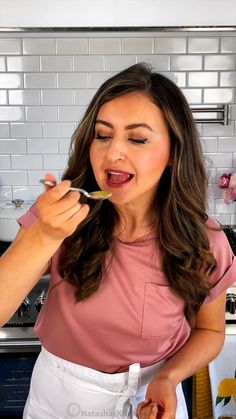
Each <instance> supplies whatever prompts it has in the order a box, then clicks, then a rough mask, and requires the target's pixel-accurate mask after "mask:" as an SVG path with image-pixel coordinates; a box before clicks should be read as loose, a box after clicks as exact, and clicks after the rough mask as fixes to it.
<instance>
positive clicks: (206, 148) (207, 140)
mask: <svg viewBox="0 0 236 419" xmlns="http://www.w3.org/2000/svg"><path fill="white" fill-rule="evenodd" d="M201 145H202V150H203V152H204V153H214V152H217V151H218V150H217V138H216V137H203V138H201Z"/></svg>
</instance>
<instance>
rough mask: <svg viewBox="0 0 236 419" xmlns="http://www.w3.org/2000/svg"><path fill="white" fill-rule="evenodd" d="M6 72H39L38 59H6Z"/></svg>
mask: <svg viewBox="0 0 236 419" xmlns="http://www.w3.org/2000/svg"><path fill="white" fill-rule="evenodd" d="M7 70H8V71H19V72H20V71H39V57H22V56H21V57H7Z"/></svg>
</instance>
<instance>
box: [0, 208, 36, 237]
mask: <svg viewBox="0 0 236 419" xmlns="http://www.w3.org/2000/svg"><path fill="white" fill-rule="evenodd" d="M23 202H24V201H23ZM29 208H30V205H28V204H27V205H26V204H23V203H22V205H21V206H20V207H16V206H15V205H14V204H13V203H12V204H0V240H1V241H6V242H12V241H13V240H14V238H15V236H16V234H17V231H18V230H19V224H18V223H17V221H16V220H17V218H18V217H20V216H21V215H23V214H24V213H25V212H26V211H27V209H29Z"/></svg>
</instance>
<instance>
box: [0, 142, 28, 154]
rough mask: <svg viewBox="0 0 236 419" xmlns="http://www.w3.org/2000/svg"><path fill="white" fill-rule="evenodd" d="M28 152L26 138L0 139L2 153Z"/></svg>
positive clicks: (0, 151) (0, 152)
mask: <svg viewBox="0 0 236 419" xmlns="http://www.w3.org/2000/svg"><path fill="white" fill-rule="evenodd" d="M14 153H18V154H26V140H23V139H22V140H15V139H11V138H8V139H7V140H5V139H0V154H14Z"/></svg>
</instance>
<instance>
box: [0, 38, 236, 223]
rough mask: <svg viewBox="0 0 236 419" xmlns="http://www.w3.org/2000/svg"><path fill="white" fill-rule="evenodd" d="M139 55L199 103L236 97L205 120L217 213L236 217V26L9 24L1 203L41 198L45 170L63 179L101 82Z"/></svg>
mask: <svg viewBox="0 0 236 419" xmlns="http://www.w3.org/2000/svg"><path fill="white" fill-rule="evenodd" d="M139 61H146V62H149V63H151V64H152V65H153V66H154V67H155V69H156V70H157V71H159V72H162V73H163V74H165V75H166V76H167V77H170V78H171V79H172V80H173V81H175V82H176V83H177V85H178V86H179V87H180V88H181V89H182V91H183V93H184V94H185V96H186V98H187V100H188V102H189V103H190V105H193V106H195V105H200V104H205V105H209V106H210V105H218V104H229V105H230V106H229V108H230V121H229V125H227V126H224V125H221V124H219V123H214V124H207V123H204V124H198V125H197V126H198V130H199V133H200V137H201V141H202V145H203V150H204V154H205V157H206V161H207V166H208V171H209V176H210V178H209V179H210V184H209V193H208V196H209V199H208V213H209V214H210V215H212V216H214V217H215V218H217V219H218V220H220V221H221V222H222V223H223V224H236V204H235V203H233V204H230V205H228V206H227V205H226V204H225V203H224V200H223V196H222V191H221V190H219V189H218V188H217V186H216V180H217V178H218V177H219V176H220V175H221V174H222V173H223V172H232V171H236V89H235V87H236V32H234V31H232V32H191V31H190V32H189V31H186V32H184V31H178V32H174V31H171V32H164V31H160V32H154V31H153V32H99V33H95V32H89V33H87V32H80V33H78V32H41V33H37V32H35V33H34V32H22V33H20V32H18V33H5V32H3V33H0V105H1V106H0V202H9V201H11V200H12V199H15V198H22V199H24V200H25V201H27V202H33V201H34V199H35V198H36V197H37V195H38V194H40V193H41V192H42V187H41V186H40V185H39V182H38V181H39V179H40V178H42V177H43V175H44V173H45V172H52V173H54V174H55V175H56V177H57V179H58V180H59V178H60V176H61V173H62V171H63V169H64V168H65V166H66V162H67V153H68V148H69V143H70V137H71V135H72V133H73V130H74V129H75V127H76V125H77V123H78V120H79V119H80V118H81V116H82V115H83V112H84V110H85V108H86V105H87V104H88V102H89V100H90V98H91V97H92V95H93V94H94V93H95V92H96V89H97V88H98V86H99V85H100V84H101V83H102V82H103V81H104V80H105V79H106V78H107V77H109V76H110V75H112V74H114V72H117V71H119V70H121V69H123V68H124V67H126V66H129V65H131V64H134V63H136V62H139Z"/></svg>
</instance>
